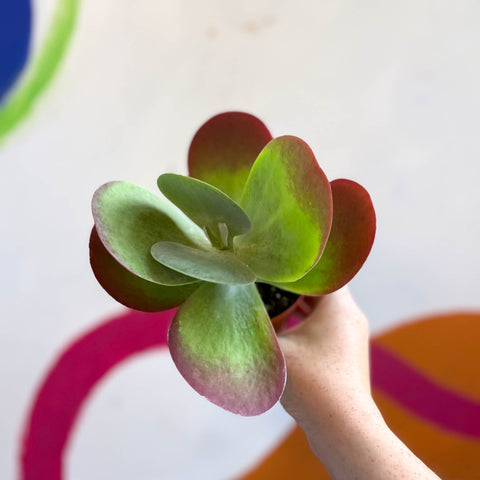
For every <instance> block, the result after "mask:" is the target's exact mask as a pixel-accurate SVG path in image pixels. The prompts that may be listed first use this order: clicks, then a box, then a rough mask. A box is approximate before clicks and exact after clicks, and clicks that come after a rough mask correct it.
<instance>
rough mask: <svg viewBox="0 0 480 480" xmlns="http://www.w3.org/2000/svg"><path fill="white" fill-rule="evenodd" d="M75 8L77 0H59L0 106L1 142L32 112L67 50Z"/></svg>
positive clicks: (75, 16)
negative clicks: (28, 60)
mask: <svg viewBox="0 0 480 480" xmlns="http://www.w3.org/2000/svg"><path fill="white" fill-rule="evenodd" d="M77 12H78V0H58V3H57V7H56V10H55V13H54V15H53V19H52V21H51V25H50V27H49V29H48V33H47V34H46V37H45V39H44V40H43V43H42V44H41V45H40V47H39V50H38V53H37V55H36V56H35V57H34V59H33V61H32V65H31V67H29V68H27V72H26V74H25V76H24V78H23V80H21V82H20V86H19V87H18V89H16V90H15V91H14V92H13V93H12V94H11V96H10V97H9V98H7V99H6V101H5V103H4V105H3V106H2V108H0V142H1V141H3V140H4V138H5V137H6V135H7V134H8V133H10V132H11V131H12V130H13V129H14V128H15V127H16V126H17V124H18V123H20V122H21V121H22V120H24V119H25V118H26V117H27V115H28V114H29V113H30V112H31V110H32V108H33V106H34V104H35V101H36V99H37V97H38V96H39V95H40V94H41V93H42V92H43V91H44V90H45V89H46V87H47V86H48V84H49V83H50V81H51V80H52V78H53V77H54V75H55V73H56V71H57V70H58V67H59V66H60V63H61V61H62V59H63V57H64V55H65V53H66V51H67V47H68V44H69V41H70V38H71V36H72V34H73V31H74V28H75V23H76V18H77Z"/></svg>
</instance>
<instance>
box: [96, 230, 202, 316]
mask: <svg viewBox="0 0 480 480" xmlns="http://www.w3.org/2000/svg"><path fill="white" fill-rule="evenodd" d="M90 265H91V266H92V270H93V273H94V274H95V277H96V278H97V280H98V282H99V283H100V285H101V286H102V287H103V288H104V289H105V290H106V291H107V293H108V294H110V295H111V296H112V297H113V298H114V299H115V300H117V301H118V302H120V303H122V304H123V305H125V306H126V307H128V308H133V309H134V310H141V311H143V312H161V311H163V310H168V309H170V308H173V307H177V306H178V305H181V304H182V303H183V302H184V301H185V300H186V299H187V298H188V297H189V296H190V295H191V294H192V293H193V292H194V291H195V290H196V289H197V288H198V287H199V286H200V285H201V283H200V282H197V283H192V284H189V285H181V286H175V287H172V286H167V285H159V284H158V283H153V282H150V281H148V280H145V279H143V278H140V277H138V276H137V275H135V274H133V273H132V272H130V271H129V270H127V269H126V268H124V267H122V265H120V264H119V263H118V262H117V261H116V260H115V259H114V258H113V257H112V256H111V255H110V254H109V253H108V251H107V249H106V248H105V247H104V246H103V243H102V242H101V241H100V238H99V237H98V234H97V231H96V230H95V227H94V228H93V229H92V233H91V235H90Z"/></svg>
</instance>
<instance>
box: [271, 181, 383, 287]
mask: <svg viewBox="0 0 480 480" xmlns="http://www.w3.org/2000/svg"><path fill="white" fill-rule="evenodd" d="M331 187H332V196H333V221H332V230H331V232H330V236H329V238H328V242H327V245H326V247H325V250H324V252H323V254H322V257H321V258H320V260H319V261H318V263H317V264H316V265H315V267H313V269H312V270H310V271H309V272H308V273H307V274H306V275H305V276H304V277H303V278H301V279H300V280H297V281H296V282H293V283H278V284H276V285H277V286H279V287H280V288H283V289H285V290H289V291H291V292H295V293H299V294H306V295H325V294H327V293H331V292H334V291H335V290H338V289H339V288H340V287H343V285H345V284H346V283H348V282H349V281H350V280H351V279H352V278H353V277H354V276H355V274H356V273H357V272H358V271H359V270H360V268H361V266H362V265H363V263H364V262H365V260H366V259H367V257H368V254H369V253H370V250H371V248H372V244H373V240H374V238H375V229H376V220H375V210H374V208H373V204H372V200H371V198H370V195H369V194H368V192H367V191H366V190H365V189H364V188H363V187H362V186H361V185H359V184H358V183H355V182H353V181H351V180H345V179H339V180H334V181H333V182H332V183H331Z"/></svg>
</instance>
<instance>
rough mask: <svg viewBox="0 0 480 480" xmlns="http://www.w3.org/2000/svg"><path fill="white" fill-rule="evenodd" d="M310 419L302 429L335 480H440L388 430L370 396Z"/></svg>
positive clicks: (326, 408)
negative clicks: (406, 479)
mask: <svg viewBox="0 0 480 480" xmlns="http://www.w3.org/2000/svg"><path fill="white" fill-rule="evenodd" d="M309 417H310V420H309V422H308V423H307V422H302V421H301V422H300V423H301V424H300V426H301V427H302V428H303V429H304V431H305V433H306V434H307V437H308V439H309V442H310V445H311V447H312V450H313V451H314V453H315V454H316V456H317V457H318V458H319V459H320V460H321V461H322V462H323V464H324V465H325V467H326V468H327V470H328V472H329V474H330V476H331V477H332V479H333V480H353V479H355V480H367V479H368V480H390V479H392V480H393V479H405V478H408V479H412V480H413V479H419V480H420V479H421V480H434V479H437V480H438V478H439V477H438V476H437V475H435V474H434V473H433V472H432V471H431V470H430V469H429V468H428V467H427V466H426V465H424V464H423V463H422V462H421V461H420V460H419V459H418V458H417V457H416V456H415V455H414V454H413V453H412V452H411V451H410V450H409V449H408V448H407V447H406V446H405V445H404V444H403V443H402V442H401V441H400V439H399V438H398V437H397V436H396V435H395V434H394V433H393V432H392V431H391V430H390V429H389V428H388V426H387V425H386V423H385V422H384V420H383V418H382V416H381V414H380V412H379V410H378V409H377V407H376V406H375V404H374V402H373V400H372V399H371V397H370V396H369V395H367V394H365V395H364V396H363V397H361V399H359V398H356V399H355V400H354V401H353V399H349V398H343V399H342V400H339V401H338V400H337V401H336V402H334V403H332V404H331V405H330V406H326V405H322V409H321V410H317V411H316V412H315V411H312V412H311V415H310V416H309ZM302 423H303V424H302Z"/></svg>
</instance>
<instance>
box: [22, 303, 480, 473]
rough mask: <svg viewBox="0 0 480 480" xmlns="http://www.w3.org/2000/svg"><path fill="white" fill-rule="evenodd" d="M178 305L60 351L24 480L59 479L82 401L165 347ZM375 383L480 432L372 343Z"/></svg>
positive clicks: (34, 411)
mask: <svg viewBox="0 0 480 480" xmlns="http://www.w3.org/2000/svg"><path fill="white" fill-rule="evenodd" d="M174 313H175V310H169V311H167V312H160V313H142V312H137V311H133V310H131V311H128V312H127V313H125V314H122V315H120V316H118V317H115V318H112V319H111V320H108V321H106V322H105V323H103V324H101V325H100V326H98V327H95V328H94V329H92V330H91V331H90V332H88V333H86V334H85V335H83V336H81V337H80V338H79V339H77V340H76V341H75V342H74V343H72V344H71V345H70V346H69V347H67V348H66V349H65V350H64V351H63V353H62V354H61V355H60V356H59V358H58V359H57V361H56V362H55V363H54V365H53V366H52V368H51V369H50V370H49V372H48V373H47V375H46V377H45V379H44V381H43V383H42V384H41V385H40V387H39V389H38V391H37V394H36V396H35V398H34V400H33V404H32V407H31V410H30V414H29V417H28V419H27V422H26V425H25V428H24V431H23V435H22V445H21V455H20V478H21V480H46V479H48V480H62V479H63V467H64V465H63V456H64V455H63V454H64V452H65V450H66V448H67V445H68V439H69V436H70V433H71V431H72V428H73V427H74V425H75V421H76V419H77V418H78V414H79V412H80V410H81V407H82V404H83V403H84V402H85V400H86V398H87V397H88V395H89V393H90V392H91V390H92V388H93V387H95V385H96V384H97V383H98V382H99V380H100V379H101V378H102V377H103V376H104V375H106V374H107V373H108V372H109V371H110V370H111V369H112V368H114V367H115V366H117V365H118V364H120V363H121V362H122V361H124V360H126V359H127V358H128V357H131V356H132V355H135V354H137V353H140V352H143V351H145V350H149V349H153V348H159V347H164V346H166V344H167V331H168V326H169V324H170V321H171V319H172V318H173V315H174ZM372 382H373V385H374V387H375V388H378V389H379V390H380V391H382V392H384V393H385V394H387V395H389V396H390V397H391V398H392V399H393V400H394V401H395V402H397V403H398V404H400V405H402V406H403V407H405V408H407V409H408V410H410V411H412V412H414V414H415V415H417V416H419V417H422V418H423V419H424V420H428V421H431V422H433V423H435V424H436V425H437V426H439V427H442V428H445V429H448V430H451V431H453V432H456V433H458V434H463V435H467V436H474V437H480V405H479V404H478V403H475V402H473V401H471V400H469V399H467V398H465V397H462V396H460V395H458V394H456V393H454V392H452V391H449V390H448V389H446V388H444V387H441V386H439V385H436V384H435V383H433V382H432V381H431V380H429V379H428V378H427V377H426V376H424V375H422V374H421V373H419V372H417V371H416V370H415V369H414V368H412V367H410V366H409V365H408V364H407V363H406V362H405V361H403V360H402V359H400V358H398V357H397V356H395V355H393V354H392V353H389V352H388V351H386V350H385V349H383V348H381V347H379V346H378V345H375V344H374V343H373V344H372Z"/></svg>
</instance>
